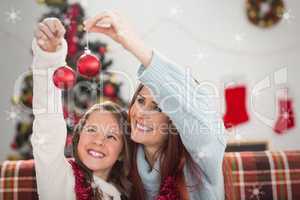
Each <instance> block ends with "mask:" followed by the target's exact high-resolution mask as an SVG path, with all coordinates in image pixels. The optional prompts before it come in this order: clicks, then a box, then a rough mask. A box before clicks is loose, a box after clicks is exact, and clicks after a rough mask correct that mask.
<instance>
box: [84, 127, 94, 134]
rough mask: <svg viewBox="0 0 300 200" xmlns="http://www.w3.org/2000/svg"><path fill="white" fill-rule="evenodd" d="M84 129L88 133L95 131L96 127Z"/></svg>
mask: <svg viewBox="0 0 300 200" xmlns="http://www.w3.org/2000/svg"><path fill="white" fill-rule="evenodd" d="M86 131H87V132H89V133H95V132H96V129H94V128H86Z"/></svg>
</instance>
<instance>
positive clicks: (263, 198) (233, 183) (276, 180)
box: [224, 151, 300, 200]
mask: <svg viewBox="0 0 300 200" xmlns="http://www.w3.org/2000/svg"><path fill="white" fill-rule="evenodd" d="M224 164H226V165H227V169H228V168H229V170H224V175H225V176H224V177H225V183H227V184H226V186H225V189H226V194H227V195H228V199H230V200H251V199H257V200H271V199H273V200H298V199H299V200H300V151H277V152H274V151H273V152H270V151H262V152H240V153H226V155H225V158H224ZM228 183H230V184H228Z"/></svg>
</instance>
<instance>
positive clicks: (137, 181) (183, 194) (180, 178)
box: [129, 84, 202, 200]
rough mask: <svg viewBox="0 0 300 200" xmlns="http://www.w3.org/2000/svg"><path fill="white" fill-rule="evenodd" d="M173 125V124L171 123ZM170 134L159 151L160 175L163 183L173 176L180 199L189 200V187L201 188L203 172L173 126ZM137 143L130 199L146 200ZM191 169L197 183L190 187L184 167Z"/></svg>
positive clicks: (132, 169)
mask: <svg viewBox="0 0 300 200" xmlns="http://www.w3.org/2000/svg"><path fill="white" fill-rule="evenodd" d="M143 87H144V85H142V84H140V85H139V87H138V88H137V90H136V92H135V94H134V96H133V98H132V101H131V103H130V106H129V116H130V109H131V107H132V105H133V104H134V102H135V100H136V98H137V95H138V94H139V92H140V91H141V90H142V88H143ZM129 120H130V117H129ZM170 123H171V122H170ZM169 127H170V128H169V133H170V134H168V138H167V140H166V142H165V143H164V144H163V145H162V147H161V149H160V150H159V154H160V156H159V159H160V169H159V171H160V175H161V183H162V181H163V180H165V178H166V177H168V176H172V177H175V180H176V186H177V189H178V191H179V193H180V199H182V200H187V199H188V197H187V196H188V195H187V194H188V190H187V187H191V188H195V187H199V186H200V184H201V176H202V172H201V169H200V168H199V166H198V165H197V164H196V163H195V162H194V160H193V159H192V157H191V155H190V154H189V152H188V151H187V149H186V148H185V146H184V145H183V143H182V141H181V139H180V136H179V134H178V132H177V129H176V128H175V126H174V125H173V124H170V126H169ZM138 145H139V144H137V143H134V144H133V148H132V156H131V159H132V162H131V167H132V168H131V172H130V178H131V181H132V182H133V183H134V185H133V187H132V194H131V197H130V199H132V200H145V199H146V197H145V190H144V186H143V182H142V180H141V178H140V175H139V173H138V168H137V149H138ZM185 165H186V166H187V167H189V170H190V171H191V173H192V175H193V177H195V178H196V183H195V184H194V185H191V186H188V185H187V184H186V183H185V180H184V173H183V169H184V166H185Z"/></svg>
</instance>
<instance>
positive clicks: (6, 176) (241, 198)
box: [0, 150, 300, 200]
mask: <svg viewBox="0 0 300 200" xmlns="http://www.w3.org/2000/svg"><path fill="white" fill-rule="evenodd" d="M225 166H226V167H225ZM0 171H1V182H0V199H3V200H10V199H12V200H13V199H14V200H15V199H21V200H29V199H38V195H37V189H36V180H35V170H34V162H33V160H28V161H5V162H3V163H2V164H1V165H0ZM223 174H224V182H225V194H226V199H230V200H272V199H274V200H300V150H299V151H258V152H254V151H253V152H227V153H225V156H224V162H223Z"/></svg>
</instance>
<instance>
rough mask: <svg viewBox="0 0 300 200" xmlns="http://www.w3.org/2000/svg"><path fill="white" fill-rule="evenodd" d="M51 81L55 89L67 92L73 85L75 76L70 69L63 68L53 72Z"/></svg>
mask: <svg viewBox="0 0 300 200" xmlns="http://www.w3.org/2000/svg"><path fill="white" fill-rule="evenodd" d="M52 79H53V83H54V85H55V86H56V87H58V88H59V89H64V90H67V89H70V88H72V87H73V86H74V85H75V83H76V74H75V72H74V70H73V69H72V68H71V67H68V66H63V67H59V68H58V69H56V70H55V72H54V74H53V77H52Z"/></svg>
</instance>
